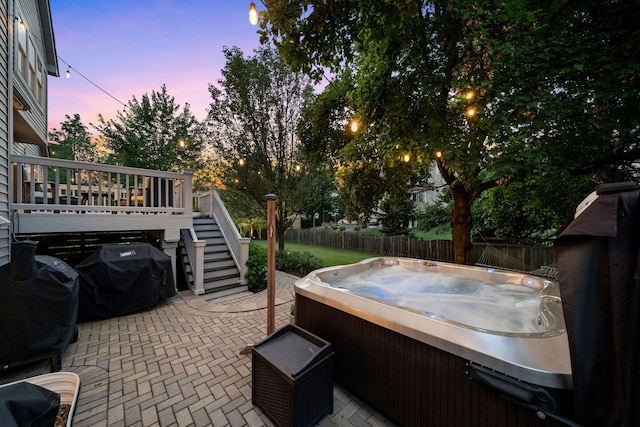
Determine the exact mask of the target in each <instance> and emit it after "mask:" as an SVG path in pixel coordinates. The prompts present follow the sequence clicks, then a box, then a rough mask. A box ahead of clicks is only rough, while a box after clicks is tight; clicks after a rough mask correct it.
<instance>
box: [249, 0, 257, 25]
mask: <svg viewBox="0 0 640 427" xmlns="http://www.w3.org/2000/svg"><path fill="white" fill-rule="evenodd" d="M249 22H251V25H256V24H257V23H258V9H256V4H255V3H254V2H251V4H250V5H249Z"/></svg>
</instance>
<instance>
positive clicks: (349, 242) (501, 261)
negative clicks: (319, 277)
mask: <svg viewBox="0 0 640 427" xmlns="http://www.w3.org/2000/svg"><path fill="white" fill-rule="evenodd" d="M285 242H291V243H301V244H305V245H313V246H325V247H329V248H335V249H347V250H354V251H360V252H368V253H372V254H377V255H381V256H397V257H408V258H420V259H429V260H434V261H442V262H453V261H454V254H453V242H452V241H451V240H422V239H414V238H412V237H409V236H375V235H372V234H365V233H358V232H355V233H345V232H339V231H333V230H324V229H322V230H318V229H314V230H289V231H287V233H286V234H285ZM532 243H536V244H528V245H522V244H515V243H512V242H508V243H505V241H484V242H474V243H473V260H474V263H475V264H479V265H485V266H493V267H500V268H506V269H510V270H520V271H532V270H537V269H539V268H540V267H542V266H549V265H554V264H555V262H556V257H555V250H554V248H553V245H552V243H553V241H551V240H546V241H536V242H532Z"/></svg>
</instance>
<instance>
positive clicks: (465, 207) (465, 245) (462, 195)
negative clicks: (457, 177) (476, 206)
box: [451, 185, 474, 265]
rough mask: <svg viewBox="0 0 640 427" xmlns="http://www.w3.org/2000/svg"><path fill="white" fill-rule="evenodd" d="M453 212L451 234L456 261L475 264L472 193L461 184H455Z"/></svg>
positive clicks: (453, 188) (457, 262)
mask: <svg viewBox="0 0 640 427" xmlns="http://www.w3.org/2000/svg"><path fill="white" fill-rule="evenodd" d="M451 190H452V193H453V212H452V214H451V236H452V238H453V252H454V262H455V263H456V264H467V265H471V264H473V262H474V260H473V259H472V255H473V244H472V243H471V226H472V220H471V203H472V201H473V197H472V194H471V193H470V192H469V191H467V190H466V189H465V188H464V187H463V186H461V185H454V186H453V187H452V188H451Z"/></svg>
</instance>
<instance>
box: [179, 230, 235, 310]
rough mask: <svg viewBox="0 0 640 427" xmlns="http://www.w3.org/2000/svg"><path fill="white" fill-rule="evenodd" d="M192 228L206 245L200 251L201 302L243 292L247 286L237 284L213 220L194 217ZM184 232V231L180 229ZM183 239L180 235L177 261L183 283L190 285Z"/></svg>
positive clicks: (233, 264) (233, 265) (228, 251)
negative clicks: (203, 291)
mask: <svg viewBox="0 0 640 427" xmlns="http://www.w3.org/2000/svg"><path fill="white" fill-rule="evenodd" d="M193 229H194V231H195V234H196V236H197V238H198V240H204V241H206V242H207V244H206V246H205V248H204V275H203V281H204V290H205V294H204V295H202V297H203V298H205V299H218V298H223V297H228V296H230V295H233V294H236V293H241V292H246V291H247V286H246V285H242V284H240V283H239V280H240V271H239V270H238V267H237V265H236V263H235V261H234V259H233V257H232V256H231V252H230V250H229V247H228V245H227V242H226V240H225V238H224V236H223V235H222V232H221V231H220V228H219V227H218V224H217V223H216V221H215V219H213V218H194V219H193ZM182 233H188V230H182ZM184 245H185V239H184V234H182V236H181V238H180V243H179V253H180V262H181V263H182V268H183V271H184V273H185V280H186V281H187V283H189V285H190V286H191V285H192V284H193V271H192V263H191V261H190V260H189V257H188V256H187V251H186V250H185V247H184Z"/></svg>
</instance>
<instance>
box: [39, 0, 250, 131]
mask: <svg viewBox="0 0 640 427" xmlns="http://www.w3.org/2000/svg"><path fill="white" fill-rule="evenodd" d="M250 3H251V2H250V1H244V0H186V1H185V0H134V1H131V0H127V1H124V0H92V1H79V0H51V14H52V19H53V29H54V35H55V40H56V50H57V54H58V57H59V59H58V62H59V69H60V77H49V114H48V128H49V129H51V128H59V127H60V122H62V121H64V120H65V115H69V116H73V114H80V117H81V119H82V122H83V123H84V124H85V125H87V126H89V123H97V121H98V114H102V115H103V116H104V117H105V118H107V119H109V118H113V117H115V115H116V112H117V111H118V110H122V109H123V105H122V104H126V103H127V102H128V101H129V100H130V99H132V97H133V96H135V97H136V98H137V99H138V100H139V99H140V98H141V97H142V95H144V94H151V92H152V91H154V90H155V91H159V90H160V89H161V86H162V85H163V84H165V85H166V86H167V92H168V93H169V94H170V95H171V96H173V97H174V98H175V99H176V103H178V104H179V105H180V106H181V107H184V105H185V103H189V105H190V107H191V112H192V113H193V114H194V115H195V116H196V118H198V119H202V118H204V116H205V115H206V110H207V108H208V106H209V102H210V95H209V92H208V90H207V88H208V85H209V84H210V83H212V84H217V81H218V80H219V79H220V78H221V73H220V71H221V70H222V68H223V67H224V65H225V59H224V55H223V53H222V48H223V46H229V47H231V46H237V47H239V48H240V49H241V50H242V52H243V53H244V56H245V57H247V56H253V50H254V49H256V48H258V47H260V43H259V36H258V34H257V33H256V31H257V29H258V27H257V26H253V25H251V24H250V23H249V19H248V12H249V4H250ZM257 4H259V7H261V4H260V2H257ZM67 64H69V65H70V66H71V67H72V69H71V77H70V78H69V79H67V78H66V77H65V72H66V71H67V68H68V67H67ZM78 73H80V74H82V75H83V76H85V77H86V78H87V79H88V80H90V81H87V80H86V79H84V78H83V77H81V76H80V75H79V74H78ZM91 82H93V84H92V83H91ZM94 84H95V85H97V86H99V88H102V89H103V90H104V91H105V92H107V93H108V94H107V93H105V92H103V91H102V90H100V89H99V88H98V87H96V86H95V85H94ZM110 95H111V96H110ZM112 97H113V98H116V99H117V101H116V99H113V98H112ZM89 127H90V126H89ZM89 130H90V131H92V130H93V128H92V127H90V129H89Z"/></svg>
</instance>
